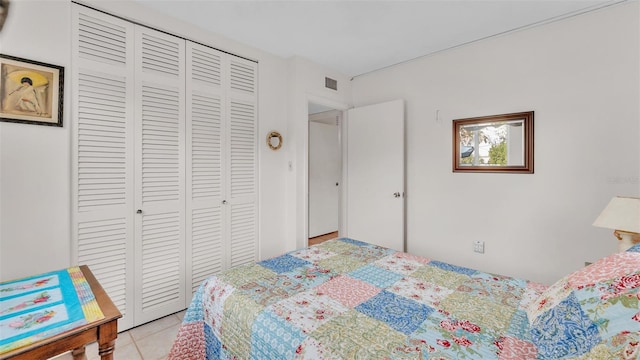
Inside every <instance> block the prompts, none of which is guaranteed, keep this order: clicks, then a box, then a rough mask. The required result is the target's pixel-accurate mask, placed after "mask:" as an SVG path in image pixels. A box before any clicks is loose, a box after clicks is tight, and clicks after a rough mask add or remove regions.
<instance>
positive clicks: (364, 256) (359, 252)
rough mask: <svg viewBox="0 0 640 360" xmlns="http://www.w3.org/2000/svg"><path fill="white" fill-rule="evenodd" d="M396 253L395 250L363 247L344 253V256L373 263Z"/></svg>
mask: <svg viewBox="0 0 640 360" xmlns="http://www.w3.org/2000/svg"><path fill="white" fill-rule="evenodd" d="M394 253H396V251H395V250H392V249H387V248H383V247H379V246H372V245H370V246H362V247H359V248H357V249H355V250H353V251H348V252H345V253H343V255H346V256H348V257H350V258H352V259H356V260H359V261H362V262H366V263H371V262H374V261H376V260H378V259H381V258H383V257H385V256H389V255H391V254H394Z"/></svg>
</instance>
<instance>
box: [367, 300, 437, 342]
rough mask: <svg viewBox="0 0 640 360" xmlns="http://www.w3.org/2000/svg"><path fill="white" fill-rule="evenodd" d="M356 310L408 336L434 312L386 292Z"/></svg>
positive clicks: (422, 305) (431, 309) (424, 306)
mask: <svg viewBox="0 0 640 360" xmlns="http://www.w3.org/2000/svg"><path fill="white" fill-rule="evenodd" d="M355 309H356V310H358V311H360V312H362V313H363V314H366V315H368V316H370V317H372V318H374V319H378V320H380V321H383V322H385V323H386V324H387V325H389V326H390V327H392V328H394V329H395V330H397V331H400V332H402V333H404V334H407V335H408V334H411V333H412V332H413V331H415V330H416V329H417V328H419V327H420V324H422V322H423V321H424V320H425V319H426V318H427V316H429V314H430V313H432V312H433V311H434V309H433V308H430V307H428V306H426V305H424V304H420V303H418V302H415V301H413V300H410V299H407V298H405V297H402V296H398V295H395V294H393V293H390V292H388V291H384V290H383V291H381V292H380V293H378V294H377V295H376V296H374V297H372V298H371V299H369V300H367V301H365V302H364V303H362V304H360V305H358V306H356V308H355Z"/></svg>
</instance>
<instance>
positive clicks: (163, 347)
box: [135, 324, 179, 360]
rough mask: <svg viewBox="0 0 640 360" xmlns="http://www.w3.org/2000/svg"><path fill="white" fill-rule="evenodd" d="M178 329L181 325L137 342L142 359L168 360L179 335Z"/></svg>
mask: <svg viewBox="0 0 640 360" xmlns="http://www.w3.org/2000/svg"><path fill="white" fill-rule="evenodd" d="M178 328H179V324H176V325H174V326H172V327H170V328H167V329H165V330H162V331H160V332H158V333H155V334H153V335H149V336H146V337H144V338H142V339H140V340H135V343H136V345H137V346H138V350H139V351H140V354H141V355H142V358H143V359H144V360H160V359H166V358H167V355H169V351H170V350H171V345H173V341H174V340H175V338H176V335H177V334H178Z"/></svg>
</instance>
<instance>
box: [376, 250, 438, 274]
mask: <svg viewBox="0 0 640 360" xmlns="http://www.w3.org/2000/svg"><path fill="white" fill-rule="evenodd" d="M400 254H402V253H394V254H391V255H387V256H385V257H383V258H382V259H380V260H377V261H376V262H374V263H373V264H374V265H376V266H379V267H381V268H383V269H387V270H390V271H394V272H397V273H398V274H402V275H410V274H411V273H413V272H414V271H416V270H418V269H419V268H421V267H423V266H425V265H424V264H423V263H421V262H419V261H416V260H414V259H410V258H407V257H404V256H401V255H400Z"/></svg>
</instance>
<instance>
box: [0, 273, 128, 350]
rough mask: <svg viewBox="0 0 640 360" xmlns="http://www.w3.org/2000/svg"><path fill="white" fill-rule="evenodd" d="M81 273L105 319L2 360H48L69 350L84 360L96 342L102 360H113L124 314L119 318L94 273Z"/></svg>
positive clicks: (59, 335)
mask: <svg viewBox="0 0 640 360" xmlns="http://www.w3.org/2000/svg"><path fill="white" fill-rule="evenodd" d="M80 270H82V273H83V274H84V277H85V278H86V279H87V282H88V283H89V286H91V291H93V294H94V295H95V297H96V300H97V302H98V305H99V306H100V309H101V310H102V313H103V314H104V319H101V320H98V321H95V322H92V323H89V324H86V325H83V326H80V327H77V328H75V329H73V330H69V331H66V332H64V333H61V334H58V335H55V336H52V337H50V338H47V339H44V340H41V341H38V342H36V343H33V344H31V345H28V346H25V347H21V348H19V349H15V350H13V351H10V352H7V353H4V354H2V355H0V360H4V359H12V360H13V359H15V360H19V359H25V360H34V359H48V358H50V357H54V356H56V355H59V354H62V353H64V352H67V351H70V350H71V351H72V354H73V358H74V359H76V360H80V359H85V345H87V344H89V343H91V342H94V341H97V342H98V354H99V355H100V359H102V360H112V359H113V351H114V349H115V344H116V338H117V337H118V319H119V318H121V317H122V314H120V311H118V308H116V306H115V305H114V304H113V302H112V301H111V299H110V298H109V296H108V295H107V293H106V292H105V291H104V289H103V288H102V286H101V285H100V283H98V280H96V278H95V276H93V273H91V270H89V268H88V267H87V266H86V265H81V266H80Z"/></svg>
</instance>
